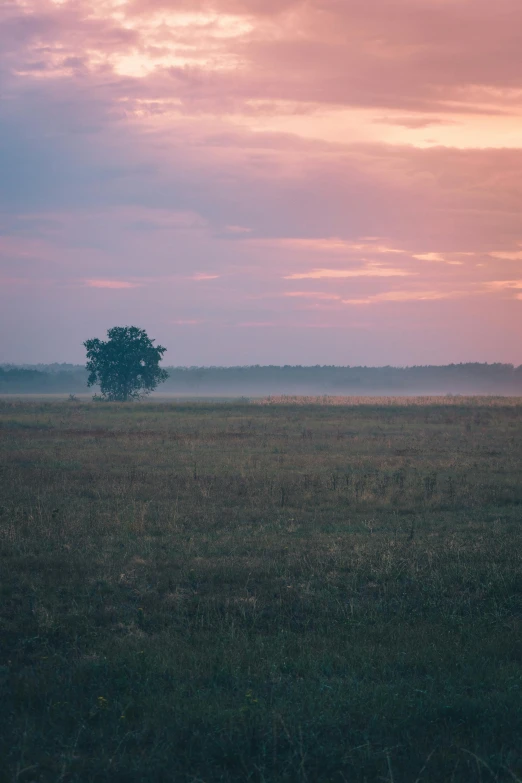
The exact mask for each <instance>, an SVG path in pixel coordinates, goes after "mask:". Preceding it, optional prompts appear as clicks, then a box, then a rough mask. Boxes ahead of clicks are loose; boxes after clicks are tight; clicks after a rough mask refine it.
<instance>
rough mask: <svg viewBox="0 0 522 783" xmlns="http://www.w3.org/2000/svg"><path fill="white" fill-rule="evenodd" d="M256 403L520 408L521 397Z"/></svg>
mask: <svg viewBox="0 0 522 783" xmlns="http://www.w3.org/2000/svg"><path fill="white" fill-rule="evenodd" d="M252 402H254V403H256V404H257V405H342V406H348V407H353V406H358V405H374V406H378V407H381V406H389V405H391V406H392V407H394V408H395V407H402V406H404V405H406V406H407V407H410V406H411V405H420V406H422V407H424V406H426V405H431V406H435V405H444V406H448V405H456V406H458V407H462V406H466V407H475V408H484V407H501V408H505V407H521V406H522V397H500V396H497V397H484V396H473V397H465V396H461V395H460V394H447V395H445V396H443V397H441V396H440V395H431V396H419V395H417V396H414V397H369V396H357V395H350V396H330V395H327V394H325V395H320V396H306V395H284V394H282V395H275V396H274V395H272V396H269V397H263V398H260V399H257V400H252Z"/></svg>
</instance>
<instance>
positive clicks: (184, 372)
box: [0, 363, 522, 398]
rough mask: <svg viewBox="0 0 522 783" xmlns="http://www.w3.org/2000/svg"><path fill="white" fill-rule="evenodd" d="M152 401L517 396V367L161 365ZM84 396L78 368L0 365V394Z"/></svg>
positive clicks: (521, 377)
mask: <svg viewBox="0 0 522 783" xmlns="http://www.w3.org/2000/svg"><path fill="white" fill-rule="evenodd" d="M166 369H167V372H168V373H169V377H168V379H167V380H166V382H165V383H162V384H161V385H160V386H159V387H158V389H157V391H156V392H155V393H154V396H155V397H161V398H165V397H172V396H189V397H216V396H217V397H229V398H230V397H242V396H244V397H261V396H266V395H305V396H314V395H324V394H326V395H329V396H339V395H340V396H347V395H348V396H351V395H355V396H415V395H428V396H429V395H448V394H464V395H515V396H516V395H522V367H514V366H513V365H511V364H500V363H497V364H455V365H447V366H425V367H402V368H401V367H335V366H316V367H300V366H290V365H286V366H284V367H277V366H266V367H262V366H250V367H167V368H166ZM10 393H13V394H80V395H83V394H88V393H90V392H89V390H88V388H87V372H86V370H85V368H84V367H83V366H81V365H73V364H51V365H46V364H39V365H22V366H16V365H4V366H3V367H1V366H0V394H10Z"/></svg>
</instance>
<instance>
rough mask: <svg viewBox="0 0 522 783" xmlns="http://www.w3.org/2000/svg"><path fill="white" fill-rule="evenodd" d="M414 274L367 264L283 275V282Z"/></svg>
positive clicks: (407, 275) (408, 275) (403, 270)
mask: <svg viewBox="0 0 522 783" xmlns="http://www.w3.org/2000/svg"><path fill="white" fill-rule="evenodd" d="M414 274H415V272H409V271H407V270H405V269H393V268H391V267H384V266H377V265H376V264H369V265H368V266H366V267H361V268H360V269H312V270H311V271H310V272H295V273H294V274H291V275H285V276H284V279H285V280H306V279H313V280H320V279H332V280H336V279H341V278H349V277H410V276H411V275H414Z"/></svg>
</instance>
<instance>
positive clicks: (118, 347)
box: [84, 326, 168, 402]
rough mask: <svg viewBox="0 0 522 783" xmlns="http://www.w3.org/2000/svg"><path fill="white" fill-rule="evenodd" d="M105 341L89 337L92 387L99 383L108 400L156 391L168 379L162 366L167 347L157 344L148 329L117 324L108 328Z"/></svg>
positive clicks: (123, 399)
mask: <svg viewBox="0 0 522 783" xmlns="http://www.w3.org/2000/svg"><path fill="white" fill-rule="evenodd" d="M107 337H108V338H109V339H108V340H106V341H105V342H104V341H103V340H99V339H98V338H94V339H92V340H86V341H85V342H84V346H85V348H86V349H87V365H86V368H87V370H88V372H89V378H88V381H87V385H88V386H94V385H95V384H99V386H100V391H101V396H102V398H103V399H105V400H114V401H118V402H126V401H127V400H136V399H139V398H140V397H142V396H144V395H146V394H149V393H150V392H151V391H154V389H155V388H156V386H157V385H158V384H159V383H163V381H165V380H167V378H168V373H167V372H166V371H165V370H162V369H161V368H160V366H159V363H160V361H161V359H162V358H163V354H164V353H165V351H166V350H167V349H166V348H163V347H162V346H161V345H154V344H153V343H154V342H155V341H154V340H151V339H150V337H149V336H148V335H147V332H146V331H145V330H144V329H138V327H136V326H115V327H113V328H112V329H109V330H108V331H107Z"/></svg>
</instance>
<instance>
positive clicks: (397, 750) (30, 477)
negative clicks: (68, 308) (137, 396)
mask: <svg viewBox="0 0 522 783" xmlns="http://www.w3.org/2000/svg"><path fill="white" fill-rule="evenodd" d="M447 402H448V404H446V400H444V404H440V400H438V404H437V405H412V406H404V405H390V404H380V403H379V404H376V401H375V400H374V399H373V400H372V404H371V405H365V404H362V405H359V406H352V407H350V408H347V407H342V406H336V405H315V406H312V405H292V404H288V403H287V404H284V405H274V404H271V405H253V404H248V403H246V402H245V403H243V404H202V403H199V404H197V403H184V404H169V405H167V404H165V405H160V404H156V403H153V402H149V403H147V404H145V405H117V404H84V403H82V402H71V403H61V404H59V403H42V402H27V401H25V402H9V401H3V402H2V401H0V477H1V483H0V534H1V536H0V558H1V559H0V568H1V571H0V573H1V591H2V592H1V598H2V604H1V609H2V612H1V618H0V622H1V626H0V632H1V633H0V639H1V645H2V649H1V659H0V687H1V688H2V694H1V695H2V712H1V714H0V737H2V739H1V740H0V743H2V744H0V756H1V757H2V758H3V759H4V764H3V768H2V773H1V774H2V776H3V777H1V779H2V780H5V781H20V783H23V782H24V781H26V782H29V781H33V782H34V783H36V781H42V783H43V782H45V783H47V782H48V781H49V783H50V782H51V781H68V782H70V783H73V782H78V783H79V782H80V781H82V782H83V781H111V782H112V781H122V783H123V781H125V783H127V782H128V781H130V782H134V781H136V783H137V781H147V782H148V781H151V782H152V781H154V782H155V781H165V782H166V781H172V780H175V781H183V782H185V781H186V783H196V781H198V782H199V783H201V781H205V783H213V782H214V781H230V782H232V781H244V780H252V781H259V783H262V782H264V781H278V782H279V781H281V782H283V781H285V782H286V781H288V782H289V783H290V782H293V781H300V782H302V783H307V782H310V783H311V782H312V781H320V783H323V782H324V783H330V782H332V783H333V782H337V781H338V782H339V783H343V781H347V780H349V781H351V782H352V781H353V782H354V783H359V782H360V783H363V782H364V781H367V782H370V781H382V780H384V781H389V782H390V781H395V783H420V781H423V782H424V783H425V782H426V781H434V782H435V781H437V782H438V781H446V780H447V781H454V782H455V783H468V782H469V781H484V783H487V781H499V782H500V781H507V780H511V781H512V780H516V779H518V778H522V744H521V737H522V713H521V711H520V698H521V693H522V665H521V656H520V651H521V650H520V639H521V619H522V582H521V578H520V574H521V572H522V571H521V565H522V555H521V552H522V549H521V546H520V545H521V526H520V520H521V517H520V514H521V508H522V485H521V482H520V464H521V457H522V437H521V436H522V408H521V407H520V406H519V405H514V404H512V403H511V402H509V401H508V402H506V404H502V405H501V404H497V403H496V404H494V405H490V404H489V401H488V403H487V404H481V403H480V400H476V399H474V400H473V402H472V404H468V403H467V402H466V403H463V401H462V399H461V398H459V402H458V403H457V401H456V400H455V399H451V400H448V401H447Z"/></svg>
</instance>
